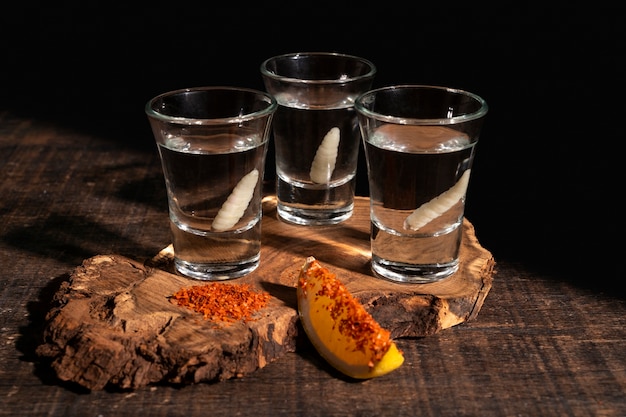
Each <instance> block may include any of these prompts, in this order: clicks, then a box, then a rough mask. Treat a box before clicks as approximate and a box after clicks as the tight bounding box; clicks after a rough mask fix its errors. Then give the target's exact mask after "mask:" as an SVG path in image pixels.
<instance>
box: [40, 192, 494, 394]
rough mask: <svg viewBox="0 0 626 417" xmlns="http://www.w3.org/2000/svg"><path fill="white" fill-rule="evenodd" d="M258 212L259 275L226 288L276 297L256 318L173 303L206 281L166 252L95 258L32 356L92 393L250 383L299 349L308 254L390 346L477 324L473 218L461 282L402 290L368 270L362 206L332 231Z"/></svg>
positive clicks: (484, 272) (66, 293) (489, 267)
mask: <svg viewBox="0 0 626 417" xmlns="http://www.w3.org/2000/svg"><path fill="white" fill-rule="evenodd" d="M263 209H264V216H263V225H262V229H263V240H262V249H261V264H260V266H259V268H258V269H257V270H256V271H254V272H252V273H251V274H249V275H248V276H246V277H243V278H239V279H236V280H232V281H225V282H223V283H224V284H229V283H237V284H243V283H247V284H249V285H250V287H251V288H252V289H255V290H258V291H265V292H268V293H269V294H270V295H271V300H270V303H269V305H268V306H267V307H265V308H263V309H262V310H260V311H259V312H258V313H257V314H256V315H255V316H254V320H252V321H248V322H236V323H233V324H230V325H227V324H219V323H214V322H210V321H207V320H204V318H203V317H202V315H200V314H199V313H196V312H194V311H192V310H190V309H187V308H183V307H179V306H177V305H176V304H174V303H172V302H171V301H170V297H171V296H172V295H173V294H174V293H175V292H177V291H178V290H179V289H181V288H183V287H191V286H192V285H202V284H204V282H202V281H197V280H192V279H189V278H186V277H183V276H181V275H178V274H176V273H174V271H173V265H172V259H173V252H172V250H171V247H168V248H165V249H164V250H163V251H162V252H161V253H160V254H158V255H157V256H155V258H153V259H151V260H150V261H148V262H145V263H141V262H138V261H136V260H133V259H129V258H126V257H123V256H120V255H98V256H95V257H92V258H89V259H86V260H85V261H84V262H83V264H82V265H81V266H79V267H77V268H76V270H75V271H74V273H73V274H72V275H71V277H70V279H69V281H67V282H64V283H63V284H62V285H61V287H60V288H59V290H58V291H57V293H56V296H55V305H54V306H53V307H52V309H51V310H50V312H49V313H48V315H47V318H46V328H45V333H44V336H45V343H43V344H42V345H40V346H39V347H38V349H37V352H38V354H39V355H40V356H41V357H45V358H48V359H50V360H51V366H52V368H53V369H54V371H55V372H56V373H57V375H58V377H59V378H60V379H61V380H64V381H73V382H76V383H78V384H80V385H82V386H84V387H86V388H88V389H91V390H100V389H104V388H106V387H115V388H121V389H136V388H140V387H143V386H146V385H149V384H156V383H171V384H188V383H199V382H214V381H222V380H226V379H229V378H235V377H241V376H244V375H247V374H249V373H251V372H253V371H255V370H257V369H259V368H262V367H264V366H265V365H267V364H268V363H270V362H273V361H275V360H277V359H279V358H280V357H281V356H283V355H284V354H285V353H288V352H294V351H295V350H296V339H297V338H298V335H303V332H302V331H301V328H300V327H299V321H298V313H297V300H296V289H295V284H296V281H297V277H298V273H299V271H300V268H301V267H302V265H303V264H304V261H305V259H306V258H307V257H308V256H314V257H315V258H317V259H318V260H319V261H320V262H321V263H322V265H324V266H325V267H327V268H328V269H329V270H331V271H332V272H334V273H336V274H337V277H338V278H339V279H340V280H341V281H342V282H343V283H344V284H345V285H346V286H347V288H348V289H349V290H350V292H351V293H352V294H353V295H354V296H355V297H357V298H358V299H359V300H360V301H361V302H362V303H363V305H364V306H365V307H366V309H367V310H368V311H369V312H370V314H372V316H373V317H374V318H375V319H376V320H377V321H378V322H379V323H380V324H381V326H383V327H384V328H386V329H388V330H390V331H391V334H392V337H394V338H401V337H421V336H428V335H432V334H434V333H437V332H439V331H441V330H443V329H446V328H449V327H451V326H454V325H457V324H460V323H463V322H466V321H468V320H471V319H474V318H476V316H477V315H478V312H479V311H480V308H481V307H482V305H483V302H484V300H485V297H486V296H487V294H488V292H489V290H490V289H491V284H492V280H493V274H494V266H495V261H494V259H493V257H492V255H491V253H490V252H489V251H487V250H486V249H484V248H483V247H482V246H481V245H480V244H479V242H478V240H477V238H476V235H475V233H474V227H473V226H472V224H471V223H470V222H469V221H468V220H465V221H464V223H463V242H462V247H461V263H460V268H459V271H458V272H457V273H456V274H454V275H453V276H451V277H450V278H448V279H446V280H444V281H441V282H437V283H432V284H398V283H394V282H390V281H386V280H382V279H379V278H375V277H374V276H373V274H372V272H371V269H370V256H371V253H370V249H369V227H370V222H369V200H368V199H367V198H357V199H356V207H355V211H354V214H353V216H352V217H351V218H350V219H348V220H347V221H346V222H344V223H343V224H341V225H336V226H324V227H303V226H296V225H291V224H287V223H284V222H282V221H280V220H278V218H277V214H276V201H275V199H274V198H270V197H268V198H266V199H265V201H264V203H263Z"/></svg>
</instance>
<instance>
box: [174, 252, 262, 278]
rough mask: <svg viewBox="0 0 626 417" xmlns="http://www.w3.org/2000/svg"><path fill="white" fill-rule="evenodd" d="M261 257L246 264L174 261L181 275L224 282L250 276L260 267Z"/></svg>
mask: <svg viewBox="0 0 626 417" xmlns="http://www.w3.org/2000/svg"><path fill="white" fill-rule="evenodd" d="M259 261H260V256H256V257H254V258H252V259H250V260H248V261H245V262H237V263H220V264H214V263H211V264H205V263H191V262H187V261H183V260H180V259H174V266H175V267H176V270H177V271H178V272H180V273H181V274H183V275H185V276H187V277H189V278H193V279H197V280H201V281H224V280H229V279H233V278H240V277H243V276H244V275H248V274H249V273H250V272H252V271H254V270H255V269H257V268H258V267H259Z"/></svg>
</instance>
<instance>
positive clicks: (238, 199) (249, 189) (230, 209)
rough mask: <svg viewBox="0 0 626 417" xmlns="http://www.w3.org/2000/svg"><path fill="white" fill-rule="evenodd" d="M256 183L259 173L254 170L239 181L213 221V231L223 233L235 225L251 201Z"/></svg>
mask: <svg viewBox="0 0 626 417" xmlns="http://www.w3.org/2000/svg"><path fill="white" fill-rule="evenodd" d="M258 181H259V171H258V170H256V169H253V170H252V171H250V172H249V173H247V174H246V175H245V176H244V177H243V178H242V179H240V180H239V182H238V183H237V185H236V186H235V188H234V189H233V191H232V192H231V193H230V195H229V196H228V198H227V199H226V201H225V202H224V204H223V205H222V207H221V208H220V211H218V212H217V216H215V220H213V224H212V225H211V228H212V229H213V230H214V231H216V232H223V231H224V230H227V229H230V228H231V227H233V226H234V225H235V224H237V222H238V221H239V219H241V216H243V213H244V212H245V211H246V208H248V205H249V204H250V201H251V200H252V197H253V195H254V189H255V187H256V184H257V182H258Z"/></svg>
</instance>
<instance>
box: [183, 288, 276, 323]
mask: <svg viewBox="0 0 626 417" xmlns="http://www.w3.org/2000/svg"><path fill="white" fill-rule="evenodd" d="M270 297H271V296H270V295H269V294H268V293H266V292H255V291H253V290H251V289H250V285H248V284H225V283H219V282H213V283H209V284H205V285H194V286H192V287H189V288H182V289H180V290H179V291H177V292H176V293H175V294H174V295H172V297H171V299H172V300H174V301H176V303H177V304H178V305H179V306H182V307H187V308H189V309H192V310H194V311H197V312H198V313H201V314H202V315H203V316H204V319H205V320H210V321H213V322H227V323H233V322H236V321H239V320H243V321H250V320H252V315H253V314H254V313H256V312H257V311H259V310H260V309H262V308H263V307H265V306H266V305H267V303H268V301H269V300H270Z"/></svg>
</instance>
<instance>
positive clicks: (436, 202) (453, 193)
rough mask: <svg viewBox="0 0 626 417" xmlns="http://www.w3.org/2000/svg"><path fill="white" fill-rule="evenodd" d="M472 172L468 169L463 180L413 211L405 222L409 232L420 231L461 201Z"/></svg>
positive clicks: (462, 176) (462, 177) (460, 179)
mask: <svg viewBox="0 0 626 417" xmlns="http://www.w3.org/2000/svg"><path fill="white" fill-rule="evenodd" d="M469 177H470V170H469V169H467V170H465V172H464V173H463V175H461V178H459V180H458V181H457V182H456V184H454V185H453V186H452V187H450V188H449V189H448V190H446V191H444V192H443V193H441V194H440V195H438V196H437V197H435V198H433V199H432V200H430V201H428V202H426V203H424V204H422V205H421V206H419V207H418V208H416V209H415V211H413V213H411V214H410V215H409V216H408V217H407V218H406V219H405V220H404V228H405V229H409V230H418V229H420V228H422V227H424V226H426V225H427V224H428V223H430V222H431V221H432V220H434V219H436V218H437V217H439V216H441V215H442V214H443V213H445V212H446V211H448V210H450V208H452V206H454V205H455V204H456V203H457V202H458V201H459V200H460V199H462V198H463V196H464V195H465V192H466V191H467V185H468V183H469Z"/></svg>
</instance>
